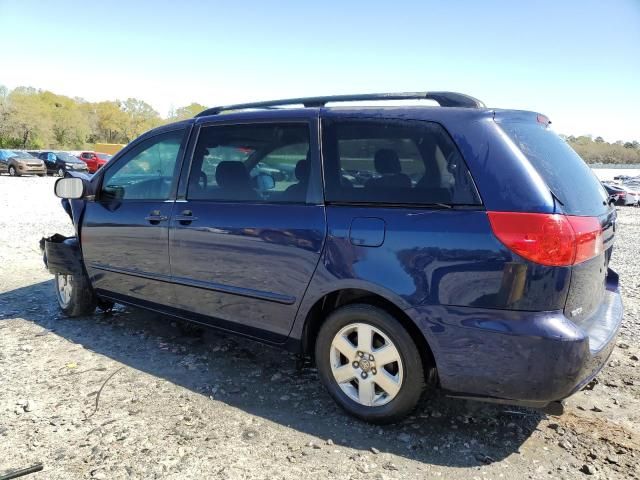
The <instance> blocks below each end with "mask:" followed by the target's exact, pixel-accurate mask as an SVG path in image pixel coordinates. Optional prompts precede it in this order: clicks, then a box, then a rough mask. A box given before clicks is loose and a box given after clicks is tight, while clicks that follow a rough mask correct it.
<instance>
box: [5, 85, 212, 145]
mask: <svg viewBox="0 0 640 480" xmlns="http://www.w3.org/2000/svg"><path fill="white" fill-rule="evenodd" d="M205 108H206V107H205V106H204V105H200V104H198V103H192V104H190V105H187V106H185V107H181V108H178V109H175V110H173V111H171V112H170V113H169V115H168V116H167V118H162V117H161V116H160V114H159V113H158V112H157V111H156V110H154V109H153V107H151V105H149V104H148V103H146V102H144V101H142V100H138V99H136V98H128V99H126V100H122V101H121V100H114V101H104V102H87V101H85V100H83V99H81V98H70V97H66V96H64V95H56V94H55V93H52V92H49V91H46V90H37V89H35V88H32V87H17V88H15V89H13V90H9V89H7V88H6V87H4V86H2V85H0V148H21V149H25V148H34V149H40V148H55V149H82V148H85V147H86V146H87V145H89V144H94V143H129V142H130V141H131V140H133V139H134V138H136V137H138V136H139V135H140V134H142V133H144V132H146V131H147V130H149V129H151V128H154V127H157V126H159V125H162V124H163V123H168V122H174V121H177V120H183V119H186V118H190V117H193V116H194V115H196V114H198V113H200V112H201V111H203V110H204V109H205Z"/></svg>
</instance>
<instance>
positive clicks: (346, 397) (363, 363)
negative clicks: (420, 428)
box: [315, 304, 425, 424]
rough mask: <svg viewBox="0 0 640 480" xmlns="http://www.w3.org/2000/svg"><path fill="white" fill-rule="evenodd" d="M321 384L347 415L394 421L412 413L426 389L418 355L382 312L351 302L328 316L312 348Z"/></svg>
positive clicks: (399, 327) (397, 324)
mask: <svg viewBox="0 0 640 480" xmlns="http://www.w3.org/2000/svg"><path fill="white" fill-rule="evenodd" d="M315 358H316V366H317V368H318V372H319V374H320V380H321V381H322V383H323V384H324V386H325V387H326V388H327V390H328V391H329V394H330V395H331V396H332V397H333V399H334V400H335V401H336V403H338V405H340V406H341V407H342V408H344V409H345V410H346V411H347V412H348V413H350V414H351V415H353V416H355V417H358V418H360V419H362V420H365V421H367V422H372V423H378V424H385V423H393V422H396V421H398V420H400V419H402V418H403V417H405V416H406V415H408V414H409V413H411V411H413V410H414V409H415V407H416V406H417V405H418V402H419V401H420V397H421V396H422V392H423V390H424V387H425V377H424V368H423V365H422V359H421V357H420V352H419V351H418V348H417V347H416V344H415V342H414V341H413V340H412V339H411V336H410V335H409V333H408V332H407V330H405V328H404V327H403V326H402V324H401V323H400V322H399V321H398V320H396V319H395V318H394V317H393V316H392V315H390V314H389V313H388V312H386V311H385V310H382V309H380V308H377V307H374V306H372V305H364V304H355V305H347V306H345V307H342V308H339V309H338V310H336V311H334V312H333V313H331V315H329V317H328V318H327V320H326V321H325V322H324V324H323V325H322V327H321V328H320V332H319V333H318V338H317V341H316V349H315Z"/></svg>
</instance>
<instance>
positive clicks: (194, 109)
mask: <svg viewBox="0 0 640 480" xmlns="http://www.w3.org/2000/svg"><path fill="white" fill-rule="evenodd" d="M206 109H207V107H205V106H204V105H200V104H199V103H192V104H191V105H187V106H186V107H182V108H178V109H177V110H174V111H173V112H171V113H170V114H169V120H171V121H172V122H176V121H178V120H186V119H187V118H193V117H195V116H196V115H197V114H199V113H200V112H203V111H204V110H206Z"/></svg>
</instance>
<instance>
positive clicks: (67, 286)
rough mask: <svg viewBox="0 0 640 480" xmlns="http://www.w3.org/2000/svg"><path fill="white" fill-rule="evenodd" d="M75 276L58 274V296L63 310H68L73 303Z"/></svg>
mask: <svg viewBox="0 0 640 480" xmlns="http://www.w3.org/2000/svg"><path fill="white" fill-rule="evenodd" d="M72 281H73V275H63V274H60V273H58V274H56V296H57V297H58V303H59V304H60V306H61V307H62V308H66V307H68V306H69V304H70V303H71V296H72V295H73V284H72Z"/></svg>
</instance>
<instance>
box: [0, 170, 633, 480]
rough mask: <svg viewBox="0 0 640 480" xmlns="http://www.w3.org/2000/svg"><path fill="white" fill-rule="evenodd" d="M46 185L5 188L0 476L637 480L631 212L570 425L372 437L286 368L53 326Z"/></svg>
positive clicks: (54, 227)
mask: <svg viewBox="0 0 640 480" xmlns="http://www.w3.org/2000/svg"><path fill="white" fill-rule="evenodd" d="M52 187H53V179H51V178H36V177H24V178H10V177H6V176H2V177H0V211H2V215H1V217H0V245H2V247H3V248H2V249H0V268H1V270H0V272H1V275H0V387H1V388H0V473H2V472H5V471H6V470H10V469H14V468H23V467H26V466H28V465H32V464H34V463H38V462H42V463H43V464H44V470H43V471H42V472H40V473H36V474H34V475H32V477H31V478H34V479H35V478H42V479H70V478H73V479H75V478H108V479H119V478H139V479H147V478H169V479H178V478H179V479H191V478H193V479H201V478H203V477H204V478H220V479H240V478H252V479H253V478H255V479H272V478H274V479H298V478H301V477H303V476H304V477H305V478H309V479H313V478H318V479H324V478H339V479H345V478H353V479H385V478H387V479H401V478H402V479H407V478H452V479H483V480H486V479H498V478H505V479H510V478H583V477H590V478H603V479H604V478H640V473H639V470H640V468H639V467H638V465H639V464H640V408H639V407H640V362H639V361H638V356H639V355H640V348H639V347H638V345H639V344H638V339H639V337H640V335H639V333H640V320H639V318H638V309H639V306H640V305H639V293H640V292H639V289H640V280H638V279H639V278H640V275H639V274H640V261H639V260H638V259H639V257H640V242H638V239H639V238H640V209H634V208H622V209H620V211H619V232H618V237H617V250H616V252H615V254H614V260H613V267H614V268H615V269H617V270H618V271H619V273H620V274H621V282H622V292H623V295H624V303H625V308H626V312H625V319H624V324H623V328H622V331H621V334H620V337H619V340H618V345H617V348H615V350H614V353H613V355H612V357H611V359H610V361H609V366H608V367H607V368H606V369H605V370H604V371H603V372H602V373H601V374H600V375H599V376H598V378H597V381H595V382H593V383H592V384H591V387H593V388H592V389H591V390H586V391H582V392H580V393H578V394H576V395H575V396H574V397H572V398H571V399H570V400H569V401H568V406H567V410H566V412H565V414H564V415H562V416H560V417H549V416H546V415H543V414H540V413H538V412H536V411H533V410H527V409H521V408H512V407H506V406H493V405H488V404H482V403H476V402H470V401H463V400H453V399H448V398H444V397H441V396H439V395H438V394H433V395H431V396H430V397H428V398H427V399H426V401H425V403H424V405H423V406H422V407H421V408H420V409H419V410H418V411H417V412H416V413H415V415H414V416H412V417H410V418H408V419H407V420H406V421H405V422H403V423H401V424H398V425H394V426H387V427H376V426H371V425H367V424H364V423H362V422H359V421H357V420H354V419H351V418H350V417H347V416H346V415H345V414H343V413H342V411H341V410H339V409H338V408H337V407H336V406H335V405H334V403H333V401H332V400H331V399H330V398H329V396H328V395H327V394H326V393H325V392H324V390H323V389H322V388H321V386H320V384H319V382H318V379H317V374H316V372H315V370H313V369H311V368H305V369H304V370H302V371H300V372H299V371H297V370H296V369H295V363H294V358H293V357H292V356H291V355H289V354H287V353H283V352H281V351H278V350H275V349H271V348H268V347H266V346H263V345H259V344H255V343H252V342H250V341H248V340H243V339H241V338H236V337H232V336H226V335H221V334H219V333H216V332H213V331H206V332H204V333H202V334H200V335H193V334H191V335H186V334H184V333H183V331H184V330H183V329H181V328H179V327H180V325H177V324H176V323H175V322H173V321H172V320H171V319H167V318H163V317H160V316H158V315H155V314H151V313H147V312H143V311H140V310H135V309H130V308H122V307H118V308H117V309H116V311H115V312H114V313H113V314H111V315H105V314H96V315H93V316H91V317H88V318H81V319H73V320H71V319H65V318H64V317H61V316H60V314H59V312H58V309H57V306H56V303H55V298H54V293H53V282H52V280H51V275H49V274H48V273H47V272H46V271H45V270H44V268H43V265H42V262H41V258H40V252H39V250H38V246H37V242H38V240H39V239H40V237H42V236H43V235H50V234H52V233H55V232H60V233H69V232H70V231H71V225H70V222H69V220H68V218H67V217H66V216H65V213H64V212H63V210H62V208H61V207H60V206H59V202H58V201H57V199H55V198H54V196H53V194H52Z"/></svg>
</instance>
